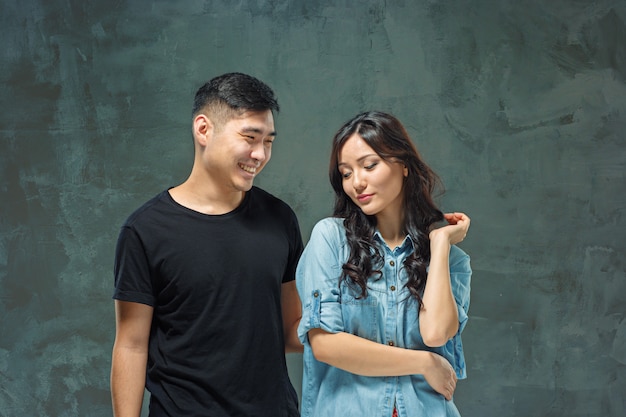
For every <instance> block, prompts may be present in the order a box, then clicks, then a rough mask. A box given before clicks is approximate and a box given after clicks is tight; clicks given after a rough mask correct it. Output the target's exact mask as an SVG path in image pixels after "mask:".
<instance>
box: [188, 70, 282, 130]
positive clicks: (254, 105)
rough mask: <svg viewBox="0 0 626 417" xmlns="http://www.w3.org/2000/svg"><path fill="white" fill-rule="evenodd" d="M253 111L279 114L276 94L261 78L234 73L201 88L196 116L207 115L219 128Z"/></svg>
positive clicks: (196, 100) (195, 105)
mask: <svg viewBox="0 0 626 417" xmlns="http://www.w3.org/2000/svg"><path fill="white" fill-rule="evenodd" d="M251 110H252V111H265V110H271V111H275V112H278V111H279V110H280V107H279V106H278V101H277V100H276V98H275V97H274V91H272V89H271V88H270V87H269V86H268V85H267V84H265V83H264V82H262V81H261V80H258V79H257V78H254V77H252V76H250V75H246V74H242V73H239V72H231V73H227V74H223V75H220V76H217V77H215V78H213V79H211V80H210V81H209V82H207V83H206V84H204V85H203V86H202V87H200V88H199V89H198V91H197V92H196V97H195V99H194V103H193V113H192V115H193V117H196V116H197V115H198V114H200V113H205V114H206V115H207V116H208V117H209V118H210V119H211V121H212V122H213V123H214V124H216V125H217V126H218V127H219V126H221V125H223V124H224V123H226V122H227V121H228V120H230V119H232V118H233V117H236V116H239V115H241V114H243V113H245V112H246V111H251Z"/></svg>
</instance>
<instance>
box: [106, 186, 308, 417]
mask: <svg viewBox="0 0 626 417" xmlns="http://www.w3.org/2000/svg"><path fill="white" fill-rule="evenodd" d="M302 248H303V244H302V238H301V235H300V230H299V227H298V222H297V219H296V216H295V214H294V212H293V210H291V208H290V207H289V206H288V205H287V204H285V203H284V202H282V201H281V200H279V199H277V198H276V197H274V196H272V195H271V194H269V193H267V192H265V191H263V190H261V189H259V188H257V187H253V188H252V189H251V190H250V191H249V192H247V193H246V196H245V198H244V200H243V202H242V204H241V205H240V206H239V207H238V208H237V209H235V210H234V211H232V212H230V213H227V214H223V215H206V214H202V213H198V212H196V211H193V210H190V209H188V208H186V207H183V206H181V205H180V204H178V203H176V202H175V201H174V200H173V199H172V198H171V196H170V194H169V192H167V191H163V192H162V193H161V194H159V195H158V196H156V197H155V198H153V199H152V200H150V201H148V202H147V203H146V204H144V205H143V206H142V207H141V208H139V209H138V210H137V211H135V212H134V213H133V214H132V215H131V216H130V217H129V218H128V220H127V221H126V223H125V224H124V225H123V227H122V230H121V232H120V236H119V239H118V243H117V249H116V259H115V292H114V296H113V298H115V299H117V300H122V301H132V302H138V303H143V304H147V305H150V306H152V307H154V316H153V322H152V328H151V333H150V342H149V352H148V369H147V378H146V387H147V389H148V390H149V391H150V392H151V399H150V415H151V416H211V417H213V416H215V417H221V416H224V417H226V416H228V417H235V416H242V417H243V416H245V417H253V416H259V417H262V416H267V417H281V416H285V417H293V416H297V415H299V413H298V409H297V396H296V393H295V390H294V389H293V386H292V385H291V382H290V381H289V377H288V374H287V366H286V362H285V354H284V336H283V330H282V315H281V304H280V293H281V284H282V283H284V282H288V281H291V280H293V279H294V277H295V269H296V265H297V262H298V258H299V256H300V254H301V252H302Z"/></svg>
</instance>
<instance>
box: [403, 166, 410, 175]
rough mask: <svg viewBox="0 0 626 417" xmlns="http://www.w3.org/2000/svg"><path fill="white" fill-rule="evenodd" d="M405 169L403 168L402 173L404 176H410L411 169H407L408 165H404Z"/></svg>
mask: <svg viewBox="0 0 626 417" xmlns="http://www.w3.org/2000/svg"><path fill="white" fill-rule="evenodd" d="M403 167H404V168H402V173H403V174H404V176H405V177H408V176H409V169H408V168H407V167H406V165H403Z"/></svg>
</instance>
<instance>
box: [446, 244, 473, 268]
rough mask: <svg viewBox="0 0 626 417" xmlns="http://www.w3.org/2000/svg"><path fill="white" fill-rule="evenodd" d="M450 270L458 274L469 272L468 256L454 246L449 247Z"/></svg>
mask: <svg viewBox="0 0 626 417" xmlns="http://www.w3.org/2000/svg"><path fill="white" fill-rule="evenodd" d="M450 269H451V270H452V269H455V270H457V271H458V272H471V268H470V257H469V255H468V254H467V253H465V251H464V250H463V249H461V248H459V247H458V246H456V245H452V246H451V247H450Z"/></svg>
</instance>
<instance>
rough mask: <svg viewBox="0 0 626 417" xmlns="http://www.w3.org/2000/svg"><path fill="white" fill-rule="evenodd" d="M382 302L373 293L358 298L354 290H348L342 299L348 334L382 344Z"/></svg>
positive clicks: (342, 310)
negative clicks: (380, 328)
mask: <svg viewBox="0 0 626 417" xmlns="http://www.w3.org/2000/svg"><path fill="white" fill-rule="evenodd" d="M380 303H381V301H380V300H379V298H378V297H376V296H375V295H374V294H373V293H371V292H368V295H367V297H361V298H359V297H358V294H354V292H353V291H352V290H348V291H346V292H344V293H343V294H342V297H341V313H342V316H343V324H344V330H345V331H346V332H348V333H351V334H354V335H357V336H360V337H363V338H366V339H369V340H372V341H375V342H379V343H380V342H381V337H380V330H379V327H380V326H379V325H380V320H383V319H382V318H380V317H379V315H380V308H381V307H382V306H381V304H380Z"/></svg>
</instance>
